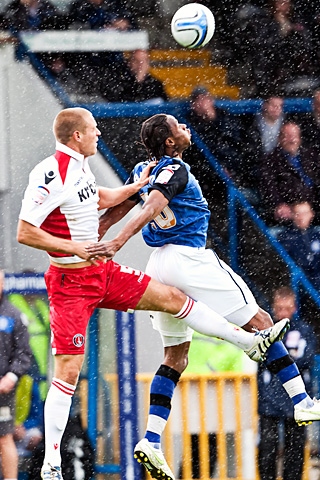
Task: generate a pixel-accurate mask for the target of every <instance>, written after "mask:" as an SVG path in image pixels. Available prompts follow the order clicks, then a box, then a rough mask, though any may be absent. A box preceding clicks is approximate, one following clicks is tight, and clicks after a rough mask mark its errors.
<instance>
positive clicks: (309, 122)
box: [292, 27, 320, 151]
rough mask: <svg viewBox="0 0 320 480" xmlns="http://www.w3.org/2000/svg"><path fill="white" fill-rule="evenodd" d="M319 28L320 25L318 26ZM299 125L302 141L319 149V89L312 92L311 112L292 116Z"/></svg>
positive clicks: (310, 146)
mask: <svg viewBox="0 0 320 480" xmlns="http://www.w3.org/2000/svg"><path fill="white" fill-rule="evenodd" d="M319 28H320V27H319ZM292 118H293V119H294V120H295V121H296V122H297V123H298V124H299V125H300V128H301V135H302V139H303V143H304V145H305V146H307V147H309V148H316V149H317V150H318V151H319V149H320V89H317V90H315V91H314V92H313V95H312V108H311V112H309V113H303V114H301V113H300V114H298V113H296V114H295V115H293V116H292Z"/></svg>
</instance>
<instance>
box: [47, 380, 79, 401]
mask: <svg viewBox="0 0 320 480" xmlns="http://www.w3.org/2000/svg"><path fill="white" fill-rule="evenodd" d="M51 384H52V385H54V386H55V387H57V388H58V389H59V390H60V391H61V392H63V393H65V394H66V395H70V397H72V395H73V394H74V392H75V389H76V388H70V387H67V386H66V385H63V384H62V383H60V382H57V381H56V380H52V382H51Z"/></svg>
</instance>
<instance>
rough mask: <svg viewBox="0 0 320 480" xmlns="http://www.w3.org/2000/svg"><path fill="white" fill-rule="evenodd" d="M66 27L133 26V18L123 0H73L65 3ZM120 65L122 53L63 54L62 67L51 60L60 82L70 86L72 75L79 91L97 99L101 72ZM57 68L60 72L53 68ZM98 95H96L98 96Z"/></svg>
mask: <svg viewBox="0 0 320 480" xmlns="http://www.w3.org/2000/svg"><path fill="white" fill-rule="evenodd" d="M68 19H69V23H70V28H74V29H76V30H79V29H80V30H81V29H84V30H105V29H111V30H112V29H113V30H120V31H128V30H132V29H136V27H137V26H136V21H135V18H134V16H133V15H132V13H131V12H130V9H127V8H126V6H125V2H118V1H116V0H73V1H72V2H71V3H70V6H69V13H68ZM123 65H124V59H123V53H122V52H108V51H103V52H102V51H99V52H76V53H69V54H68V55H65V68H64V69H62V70H61V65H59V64H58V65H57V62H55V63H54V64H53V65H52V67H53V71H54V74H58V79H59V78H60V79H61V80H62V81H64V83H65V84H66V85H68V86H70V87H71V88H72V83H73V80H71V81H69V79H68V77H69V75H70V73H71V74H72V75H73V76H74V77H75V80H76V81H75V83H76V85H77V87H78V92H79V94H84V95H93V96H95V95H96V97H97V100H98V101H102V98H101V97H100V83H101V80H102V78H103V77H104V72H105V71H108V72H109V71H110V72H112V73H116V72H117V71H118V70H122V69H123ZM57 67H59V68H60V71H59V70H58V69H57ZM98 97H100V98H101V100H100V98H98Z"/></svg>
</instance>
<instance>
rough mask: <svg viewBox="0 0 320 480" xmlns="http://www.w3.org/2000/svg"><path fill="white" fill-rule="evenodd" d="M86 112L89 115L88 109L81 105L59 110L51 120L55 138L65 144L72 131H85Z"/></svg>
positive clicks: (86, 123)
mask: <svg viewBox="0 0 320 480" xmlns="http://www.w3.org/2000/svg"><path fill="white" fill-rule="evenodd" d="M88 114H89V115H91V113H90V112H89V110H86V109H85V108H81V107H74V108H65V109H64V110H61V112H59V113H58V115H57V116H56V118H55V119H54V121H53V133H54V136H55V138H56V140H57V141H58V142H60V143H62V144H64V145H66V144H67V143H68V142H69V141H70V140H71V138H72V135H73V134H74V132H76V131H79V132H81V133H85V130H86V127H87V125H88V122H87V118H88Z"/></svg>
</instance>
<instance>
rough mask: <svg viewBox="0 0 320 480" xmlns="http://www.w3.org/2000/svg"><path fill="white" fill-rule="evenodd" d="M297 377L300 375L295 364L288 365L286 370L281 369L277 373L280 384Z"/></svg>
mask: <svg viewBox="0 0 320 480" xmlns="http://www.w3.org/2000/svg"><path fill="white" fill-rule="evenodd" d="M298 375H300V373H299V370H298V367H297V365H296V364H295V363H293V364H292V365H289V366H288V367H286V368H283V369H282V370H280V372H278V373H277V377H278V378H279V380H280V382H281V383H282V384H284V383H286V382H288V381H289V380H291V379H292V378H294V377H297V376H298Z"/></svg>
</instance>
